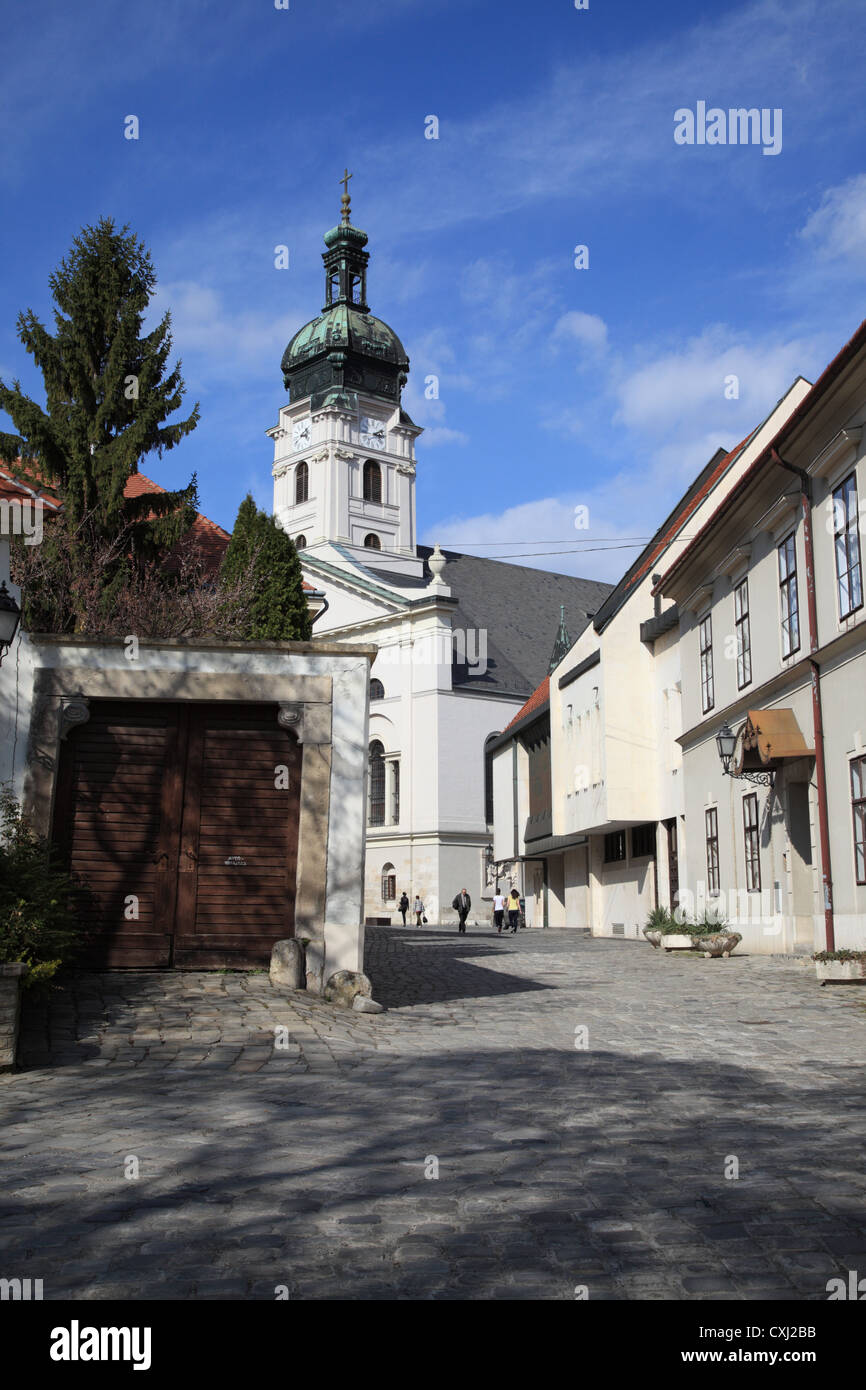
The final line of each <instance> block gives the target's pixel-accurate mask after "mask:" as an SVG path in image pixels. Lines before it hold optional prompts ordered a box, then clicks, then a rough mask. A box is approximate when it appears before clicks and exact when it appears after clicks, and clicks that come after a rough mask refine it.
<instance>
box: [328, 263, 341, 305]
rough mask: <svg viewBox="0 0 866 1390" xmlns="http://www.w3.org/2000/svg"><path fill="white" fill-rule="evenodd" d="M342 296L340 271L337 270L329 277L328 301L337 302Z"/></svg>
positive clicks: (330, 302)
mask: <svg viewBox="0 0 866 1390" xmlns="http://www.w3.org/2000/svg"><path fill="white" fill-rule="evenodd" d="M339 298H340V272H339V270H335V271H334V272H333V273H332V274H331V275H329V277H328V303H329V304H336V303H337V301H338V299H339Z"/></svg>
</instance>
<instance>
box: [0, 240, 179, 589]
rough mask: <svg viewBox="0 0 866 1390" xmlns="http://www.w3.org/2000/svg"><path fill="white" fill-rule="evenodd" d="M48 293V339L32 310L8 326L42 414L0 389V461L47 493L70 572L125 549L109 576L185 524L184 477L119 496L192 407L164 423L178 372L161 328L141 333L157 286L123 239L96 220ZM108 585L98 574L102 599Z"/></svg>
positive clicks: (157, 548) (135, 244)
mask: <svg viewBox="0 0 866 1390" xmlns="http://www.w3.org/2000/svg"><path fill="white" fill-rule="evenodd" d="M49 284H50V287H51V291H52V295H53V298H54V301H55V305H56V308H55V311H54V321H55V328H56V331H55V333H54V334H53V335H52V334H51V333H49V332H48V331H47V329H45V328H44V327H43V325H42V324H41V323H40V322H39V320H38V319H37V318H36V316H35V314H34V313H33V312H32V310H27V312H26V313H21V314H20V315H19V317H18V325H17V326H18V336H19V338H20V339H21V342H22V343H23V344H24V347H25V348H26V350H27V351H28V352H29V353H30V354H31V356H32V357H33V358H34V360H35V362H36V365H37V367H39V369H40V371H41V373H42V376H43V380H44V386H45V397H46V405H45V409H44V410H43V409H42V408H41V407H40V406H39V405H38V404H37V403H36V402H35V401H33V400H31V399H30V397H29V396H26V395H25V394H24V392H23V391H22V390H21V386H20V383H19V382H18V381H14V382H13V384H12V386H11V387H8V386H6V385H5V383H4V382H3V381H0V409H3V410H5V411H6V412H7V413H8V414H9V415H10V416H11V418H12V421H13V424H14V425H15V428H16V430H17V431H18V433H17V434H5V433H0V458H2V459H3V460H5V461H6V462H14V460H15V459H16V458H17V457H18V456H20V457H21V459H22V461H23V465H24V472H25V475H27V474H28V471H29V475H30V477H31V479H33V480H34V481H37V482H41V483H43V484H46V483H50V484H51V485H52V486H53V487H54V488H56V490H57V492H58V494H59V496H60V498H61V500H62V502H63V505H64V511H65V513H66V517H67V520H68V524H69V531H70V534H71V535H72V536H74V537H75V542H74V543H75V547H76V551H77V554H76V563H77V565H78V566H79V567H86V566H87V564H88V557H89V556H91V555H93V554H94V553H95V552H96V550H97V549H98V548H99V546H100V543H102V544H103V546H104V543H105V542H106V541H107V540H111V539H113V538H114V537H116V536H118V535H121V534H123V535H124V536H125V538H126V539H127V540H128V543H126V541H125V544H124V554H123V556H122V558H120V559H119V560H118V562H117V569H118V570H122V569H128V567H129V565H130V563H132V565H133V566H134V565H135V563H136V562H142V563H143V562H146V561H148V560H152V559H154V558H157V557H158V556H159V555H161V554H164V553H165V551H166V550H167V549H169V548H170V547H171V546H172V545H173V544H174V543H175V542H176V541H177V540H179V539H180V537H181V536H182V535H183V534H184V532H185V531H186V530H187V529H188V528H189V526H190V525H191V524H192V521H193V520H194V517H195V512H196V506H197V501H196V484H195V477H194V476H193V478H192V480H191V482H190V484H189V486H188V487H186V488H184V489H182V490H180V491H177V492H167V493H162V494H147V495H145V496H142V497H137V498H128V497H125V496H124V488H125V486H126V483H127V481H128V479H129V477H130V476H131V475H132V474H133V473H137V472H138V467H139V462H140V461H141V459H142V458H143V457H144V456H145V455H146V454H148V453H151V452H156V453H158V454H160V455H161V454H162V452H163V450H165V449H173V448H174V447H175V445H176V444H179V443H180V441H181V440H182V439H183V438H184V436H185V435H187V434H189V433H190V432H191V431H192V430H193V429H195V426H196V424H197V423H198V418H199V410H198V405H196V406H195V407H194V409H193V410H192V413H191V414H190V415H189V416H187V418H186V419H185V420H181V421H178V422H176V423H174V424H167V423H166V421H167V420H168V419H169V417H170V416H171V415H173V414H174V413H175V411H176V410H177V409H178V408H179V406H180V404H181V401H182V399H183V396H184V384H183V379H182V377H181V374H180V363H179V362H178V363H176V365H175V366H174V367H173V368H171V369H169V368H168V357H169V354H170V351H171V316H170V315H169V314H168V313H166V314H165V316H164V317H163V318H162V319H161V321H160V322H159V323H158V324H157V326H156V327H155V328H154V329H153V330H152V331H151V332H150V333H143V332H142V329H143V320H144V314H145V311H146V309H147V306H148V303H149V301H150V298H151V296H152V294H153V291H154V288H155V286H156V274H155V272H154V268H153V263H152V261H151V258H150V254H149V252H148V251H147V250H146V249H145V247H144V246H143V244H142V243H141V242H139V241H138V240H137V238H136V237H135V236H134V235H133V234H132V233H130V231H129V229H128V227H123V228H122V229H121V230H120V231H118V230H117V229H116V228H115V225H114V223H113V222H112V221H111V219H108V218H105V219H103V220H102V221H100V222H99V223H97V225H96V226H95V227H85V228H83V229H82V231H81V233H80V235H79V236H77V237H76V238H75V240H74V242H73V246H72V249H71V251H70V253H69V255H68V256H67V257H66V258H65V259H64V260H62V261H61V263H60V265H59V267H58V269H57V270H56V271H55V272H54V273H53V274H52V276H51V277H50V280H49ZM130 557H131V558H130ZM117 578H118V575H117V573H114V574H106V576H105V582H106V589H107V591H108V590H110V586H111V583H112V581H116V580H117ZM73 604H74V596H73Z"/></svg>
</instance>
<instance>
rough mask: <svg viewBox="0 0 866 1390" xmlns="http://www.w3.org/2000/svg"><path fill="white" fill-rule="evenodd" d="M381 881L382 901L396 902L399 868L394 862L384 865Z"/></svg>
mask: <svg viewBox="0 0 866 1390" xmlns="http://www.w3.org/2000/svg"><path fill="white" fill-rule="evenodd" d="M380 883H381V893H382V902H383V903H395V902H396V901H397V870H396V869H395V868H394V865H393V864H383V865H382V873H381V875H380Z"/></svg>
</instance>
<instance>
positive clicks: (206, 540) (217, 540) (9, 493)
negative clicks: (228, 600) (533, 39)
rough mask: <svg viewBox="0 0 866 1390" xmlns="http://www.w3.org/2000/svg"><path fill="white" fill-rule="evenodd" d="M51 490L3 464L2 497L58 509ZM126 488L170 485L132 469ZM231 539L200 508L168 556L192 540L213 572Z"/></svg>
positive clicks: (135, 491)
mask: <svg viewBox="0 0 866 1390" xmlns="http://www.w3.org/2000/svg"><path fill="white" fill-rule="evenodd" d="M16 463H17V465H18V468H19V469H20V471H21V473H22V474H23V475H24V476H25V477H30V478H33V479H34V481H35V480H36V479H37V478H38V477H39V469H38V465H35V464H27V465H26V467H25V465H23V464H22V462H21V459H17V460H16ZM9 466H10V465H6V467H9ZM51 491H53V489H50V488H48V487H47V485H41V486H39V488H38V489H36V488H34V487H33V486H32V485H30V484H28V483H25V482H22V481H21V480H20V479H18V478H16V477H15V476H14V475H13V474H12V473H8V472H6V471H5V469H3V468H0V498H5V499H6V500H8V501H13V500H16V499H17V498H21V497H41V498H42V500H43V501H44V502H45V503H47V505H48V506H49V507H52V508H54V509H55V510H56V509H57V508H58V507H59V505H60V503H59V502H58V501H57V498H56V496H55V497H52V496H50V495H49V493H50V492H51ZM123 491H124V495H125V496H126V497H143V496H145V495H146V494H147V493H154V494H156V493H164V492H166V491H167V489H166V488H164V487H160V485H159V483H155V482H154V481H153V479H152V478H148V477H147V476H146V474H144V473H133V474H132V475H131V476H130V477H129V478H128V479H127V482H126V487H125V488H124V489H123ZM230 539H231V537H230V536H229V533H228V531H224V530H223V528H222V526H218V525H217V523H216V522H215V521H211V520H210V518H209V517H206V516H203V515H202V513H201V512H197V513H196V518H195V521H194V522H193V524H192V526H191V527H190V529H189V531H188V532H187V534H186V535H185V536H184V537H183V539H182V540H180V541H179V542H178V544H177V545H176V546H175V547H174V550H173V551H172V553H171V555H170V556H169V564H171V561H172V559H173V558H175V557H176V555H177V553H178V551H179V549H180V548H182V547H184V546H189V545H190V544H192V545H194V546H195V548H196V550H197V551H198V552H199V554H200V555H201V558H202V561H203V563H204V566H205V569H206V570H207V571H208V573H210V574H214V573H216V571H217V570H218V569H219V567H220V565H221V564H222V560H223V556H224V555H225V553H226V549H227V547H228V543H229V540H230ZM303 583H304V588H305V589H306V590H307V591H308V592H309V593H316V592H317V590H316V589H315V588H314V586H313V585H312V584H308V583H307V581H306V579H305V580H304V581H303Z"/></svg>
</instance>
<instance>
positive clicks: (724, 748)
mask: <svg viewBox="0 0 866 1390" xmlns="http://www.w3.org/2000/svg"><path fill="white" fill-rule="evenodd" d="M736 746H737V735H736V734H735V733H734V731H733V729H732V728H731V726H730V724H728V723H727V721H725V723H724V724H723V725H722V727H721V728H720V729H719V732H718V733H717V734H716V747H717V748H718V750H719V757H720V758H721V760H722V767H723V768H724V770H725V772H726V773H727V772H728V771H729V769H730V766H731V758H732V757H733V756H734V749H735V748H736Z"/></svg>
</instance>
